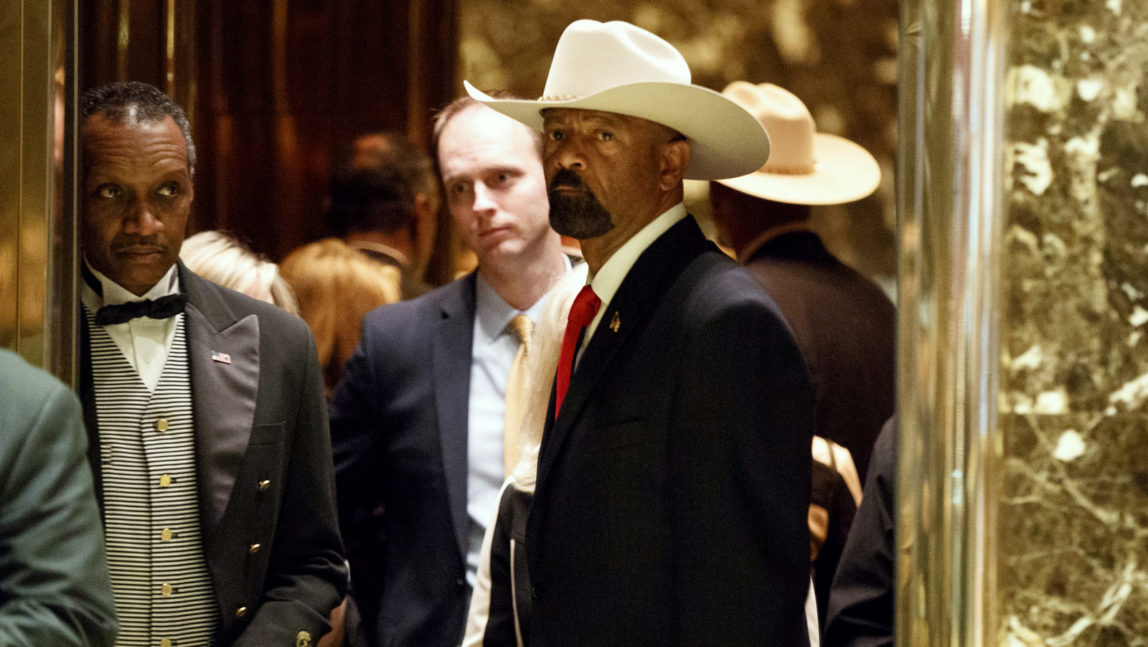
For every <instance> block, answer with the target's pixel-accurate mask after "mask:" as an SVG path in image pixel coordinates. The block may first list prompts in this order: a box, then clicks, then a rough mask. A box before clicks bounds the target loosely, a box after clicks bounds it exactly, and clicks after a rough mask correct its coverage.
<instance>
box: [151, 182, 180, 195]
mask: <svg viewBox="0 0 1148 647" xmlns="http://www.w3.org/2000/svg"><path fill="white" fill-rule="evenodd" d="M156 193H158V194H160V195H161V196H163V197H165V198H170V197H172V196H174V195H176V194H177V193H179V185H178V184H176V183H175V182H170V183H168V184H165V185H163V186H161V187H160V188H159V190H158V191H156Z"/></svg>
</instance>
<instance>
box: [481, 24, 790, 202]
mask: <svg viewBox="0 0 1148 647" xmlns="http://www.w3.org/2000/svg"><path fill="white" fill-rule="evenodd" d="M690 78H691V76H690V68H689V65H687V64H686V60H685V58H683V57H682V55H681V54H680V53H678V51H677V50H676V49H674V47H673V45H670V44H669V43H668V42H666V41H665V40H662V39H661V38H660V37H658V36H656V35H654V34H652V33H650V32H648V31H646V30H644V29H641V28H640V27H635V26H634V25H631V24H629V23H626V22H621V21H613V22H607V23H601V22H598V21H596V20H576V21H574V22H572V23H570V25H569V26H568V27H566V30H565V31H563V32H562V37H561V38H559V39H558V45H557V46H556V47H555V49H554V59H553V60H552V61H551V63H550V73H549V74H548V76H547V77H546V89H545V91H544V92H543V94H542V98H540V99H538V100H537V101H529V100H521V99H495V98H493V97H491V96H488V95H486V94H484V93H483V92H481V91H480V90H478V89H476V88H475V87H474V86H473V85H471V84H470V82H469V81H464V82H463V84H464V85H465V87H466V91H467V93H469V94H470V96H471V97H473V98H474V99H476V100H478V101H480V102H482V103H484V104H486V105H488V106H490V107H491V108H493V109H495V110H497V111H498V112H501V113H502V114H504V115H506V116H508V117H511V118H512V119H516V120H518V121H521V122H522V123H524V124H526V125H527V126H530V127H531V128H534V129H535V130H539V131H540V130H542V110H545V109H546V108H578V109H582V110H601V111H603V112H614V113H618V114H623V115H629V116H632V117H641V118H643V119H648V120H650V121H653V122H656V123H659V124H662V125H664V126H669V127H670V128H673V129H674V130H676V131H678V132H680V133H682V134H683V135H685V136H686V138H687V139H688V140H689V143H690V150H691V153H690V165H689V167H688V168H687V171H686V177H687V178H689V179H694V180H714V179H718V178H725V177H734V176H738V175H743V174H745V173H749V172H750V171H753V170H755V169H758V168H761V166H762V165H763V164H765V160H766V159H767V158H768V157H769V136H768V135H767V134H766V132H765V130H764V129H763V127H762V125H761V123H760V122H759V121H758V120H757V119H755V118H754V116H753V115H751V114H749V113H748V112H746V110H745V109H744V108H742V107H741V106H740V105H738V104H737V103H735V102H734V101H731V100H730V99H727V98H726V97H724V96H722V95H721V94H719V93H717V92H715V91H713V90H710V89H708V88H703V87H701V86H700V85H691V84H690Z"/></svg>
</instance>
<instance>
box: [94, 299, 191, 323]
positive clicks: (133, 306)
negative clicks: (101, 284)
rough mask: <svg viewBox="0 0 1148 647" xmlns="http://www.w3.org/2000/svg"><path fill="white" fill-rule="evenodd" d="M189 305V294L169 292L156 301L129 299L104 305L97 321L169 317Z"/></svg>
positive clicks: (97, 313)
mask: <svg viewBox="0 0 1148 647" xmlns="http://www.w3.org/2000/svg"><path fill="white" fill-rule="evenodd" d="M185 305H187V296H186V295H183V294H169V295H167V296H166V297H160V298H158V299H156V300H155V301H152V300H151V299H145V300H143V301H128V302H127V303H121V304H119V305H114V306H104V307H102V308H100V309H99V310H98V311H97V312H96V323H97V324H99V325H101V326H110V325H112V324H122V323H127V322H129V321H131V320H132V319H135V318H136V317H151V318H152V319H167V318H168V317H174V316H176V315H177V314H179V313H181V312H183V308H184V306H185Z"/></svg>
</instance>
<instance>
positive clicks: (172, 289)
mask: <svg viewBox="0 0 1148 647" xmlns="http://www.w3.org/2000/svg"><path fill="white" fill-rule="evenodd" d="M84 267H85V269H87V271H88V272H90V273H91V275H92V276H93V277H94V278H95V279H96V284H97V285H98V286H99V288H100V291H99V292H97V291H96V289H95V288H94V287H93V286H91V285H89V284H88V282H87V281H81V282H80V285H81V287H80V297H81V298H82V299H83V301H84V305H86V306H88V309H90V310H92V311H93V312H94V311H96V310H99V309H100V307H102V306H106V305H118V304H121V303H127V302H129V301H143V300H145V299H152V300H155V299H158V298H160V297H165V296H167V295H169V294H179V272H177V271H176V266H175V265H172V266H171V267H170V268H169V269H168V270H167V273H166V274H164V275H163V277H162V278H160V280H159V281H157V282H156V284H155V285H153V286H151V289H149V290H148V291H147V292H145V293H144V294H142V295H140V296H136V295H135V294H132V293H131V292H130V291H129V290H127V289H125V288H124V287H122V286H121V285H120V284H119V283H116V282H115V281H113V280H111V279H110V278H108V277H107V276H106V275H105V274H103V273H102V272H100V271H99V270H97V269H95V268H93V267H92V266H91V265H89V264H88V260H87V259H84Z"/></svg>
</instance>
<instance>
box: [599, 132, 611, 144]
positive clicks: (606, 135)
mask: <svg viewBox="0 0 1148 647" xmlns="http://www.w3.org/2000/svg"><path fill="white" fill-rule="evenodd" d="M613 139H614V133H612V132H610V131H608V130H600V131H598V141H602V142H608V141H611V140H613Z"/></svg>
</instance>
